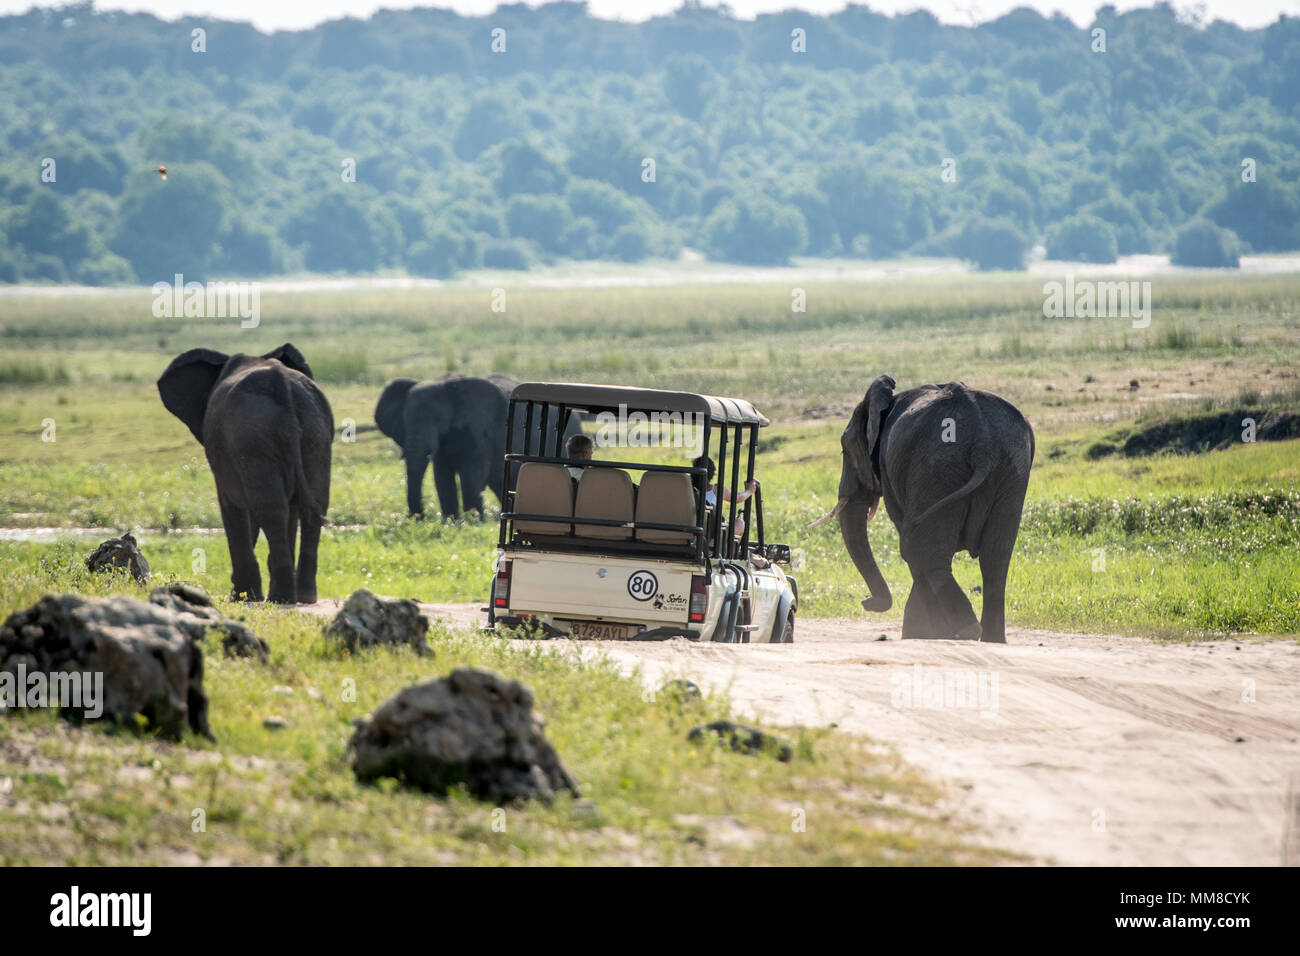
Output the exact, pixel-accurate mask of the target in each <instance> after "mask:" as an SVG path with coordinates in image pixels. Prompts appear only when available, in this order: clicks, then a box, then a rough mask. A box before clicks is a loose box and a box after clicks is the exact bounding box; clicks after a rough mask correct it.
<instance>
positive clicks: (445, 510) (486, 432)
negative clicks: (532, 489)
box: [375, 375, 582, 518]
mask: <svg viewBox="0 0 1300 956" xmlns="http://www.w3.org/2000/svg"><path fill="white" fill-rule="evenodd" d="M517 384H518V383H517V382H515V381H513V380H511V379H508V378H506V377H505V376H504V375H489V376H488V377H487V378H471V377H466V376H461V375H446V376H443V377H442V378H440V379H437V380H434V381H429V382H417V381H416V380H415V379H413V378H398V379H394V380H393V381H391V382H389V383H388V384H387V385H386V386H384V390H383V392H382V393H381V394H380V396H379V402H378V404H377V405H376V406H375V424H376V425H378V426H379V430H380V431H381V432H383V433H384V434H385V435H387V436H388V437H389V438H391V439H392V440H393V441H395V442H396V443H397V445H398V447H399V448H400V449H401V450H402V457H403V458H404V459H406V504H407V510H408V511H409V512H410V513H411V514H412V515H422V514H423V513H424V489H423V485H424V473H425V470H426V469H427V468H428V466H429V463H430V462H432V463H433V486H434V489H435V490H436V491H437V494H438V505H439V508H440V510H441V511H442V514H443V516H444V517H448V518H454V517H456V516H457V515H458V514H460V511H461V504H462V503H463V505H464V510H465V511H467V512H470V511H477V512H478V513H479V514H480V515H481V514H482V513H483V489H484V488H485V487H486V488H491V489H492V493H493V494H494V495H496V496H497V500H498V501H501V500H503V497H504V496H503V493H502V491H503V489H502V486H501V481H502V474H503V470H502V466H503V456H504V455H505V451H506V440H505V439H506V415H507V411H508V409H509V404H510V393H511V392H512V391H513V390H514V388H515V385H517ZM554 422H555V419H554V417H552V418H551V419H550V420H549V422H548V427H547V434H548V443H547V453H548V454H549V452H550V451H551V450H552V449H553V447H554V446H553V445H552V444H551V442H553V441H554V437H555V425H554ZM581 427H582V426H581V424H580V422H579V421H578V419H577V417H576V416H574V417H573V418H572V419H571V420H570V421H569V423H568V426H567V428H566V429H565V431H564V435H563V439H564V440H567V439H568V437H569V436H570V435H573V434H576V433H577V432H578V431H579V430H580V429H581ZM523 428H524V423H523V422H522V421H521V422H516V423H515V432H516V442H515V444H516V446H517V447H520V446H522V441H521V439H522V436H523ZM539 429H540V422H535V423H534V437H533V447H534V449H536V447H537V431H538V430H539ZM457 478H459V479H460V500H459V501H458V500H457V495H456V479H457Z"/></svg>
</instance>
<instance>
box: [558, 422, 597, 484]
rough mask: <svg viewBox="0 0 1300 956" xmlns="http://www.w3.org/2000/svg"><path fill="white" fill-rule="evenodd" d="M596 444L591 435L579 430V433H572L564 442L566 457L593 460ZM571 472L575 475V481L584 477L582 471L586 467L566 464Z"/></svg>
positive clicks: (576, 459) (575, 459) (577, 459)
mask: <svg viewBox="0 0 1300 956" xmlns="http://www.w3.org/2000/svg"><path fill="white" fill-rule="evenodd" d="M595 449H596V445H595V443H594V442H593V441H592V440H591V436H589V435H584V434H582V433H581V432H579V433H578V434H577V435H571V436H570V437H569V440H568V441H567V442H565V443H564V455H565V457H566V458H572V459H573V460H574V461H591V456H592V453H593V452H594V451H595ZM565 467H566V468H568V470H569V474H570V475H572V476H573V480H574V481H580V480H581V479H582V473H583V471H585V470H586V469H584V468H579V467H578V466H576V465H566V466H565Z"/></svg>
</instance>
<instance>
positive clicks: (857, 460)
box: [840, 375, 894, 491]
mask: <svg viewBox="0 0 1300 956" xmlns="http://www.w3.org/2000/svg"><path fill="white" fill-rule="evenodd" d="M893 401H894V380H893V379H892V378H890V377H889V376H888V375H881V376H880V377H879V378H877V379H876V380H875V381H874V382H872V383H871V387H870V388H868V389H867V394H866V395H865V396H864V397H863V399H862V401H861V402H859V403H858V407H857V408H855V409H854V410H853V417H852V418H851V419H849V424H848V427H847V428H845V429H844V434H843V436H842V437H841V438H840V444H841V446H842V447H843V449H844V456H845V457H846V458H847V459H848V460H849V462H850V463H851V464H852V465H853V471H854V473H855V474H856V475H857V478H858V481H859V482H860V483H861V484H862V485H863V486H864V487H866V488H867V489H869V490H873V491H874V490H878V486H879V482H878V481H877V479H876V475H875V470H874V469H873V468H872V467H871V457H872V455H873V454H875V451H876V445H877V443H878V442H879V441H880V427H881V425H882V424H883V423H884V419H885V415H886V414H887V413H888V411H889V406H890V405H892V404H893Z"/></svg>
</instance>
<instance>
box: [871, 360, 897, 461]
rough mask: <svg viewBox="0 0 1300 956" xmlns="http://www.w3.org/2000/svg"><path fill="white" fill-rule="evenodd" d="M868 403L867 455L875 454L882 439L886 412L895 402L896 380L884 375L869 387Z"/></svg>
mask: <svg viewBox="0 0 1300 956" xmlns="http://www.w3.org/2000/svg"><path fill="white" fill-rule="evenodd" d="M864 401H865V402H866V405H867V455H868V456H870V455H874V454H875V452H876V443H877V442H878V441H880V426H881V425H883V424H884V423H885V414H886V413H887V412H888V411H889V406H890V405H892V404H894V380H893V379H892V378H890V377H889V376H888V375H882V376H880V377H879V378H878V379H876V380H875V381H874V382H872V383H871V387H870V388H869V389H867V397H866V399H864Z"/></svg>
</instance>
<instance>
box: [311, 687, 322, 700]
mask: <svg viewBox="0 0 1300 956" xmlns="http://www.w3.org/2000/svg"><path fill="white" fill-rule="evenodd" d="M307 696H308V697H310V698H311V699H312V700H324V699H325V695H324V694H322V693H321V692H320V691H319V690H317V689H316V688H315V687H308V688H307Z"/></svg>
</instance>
